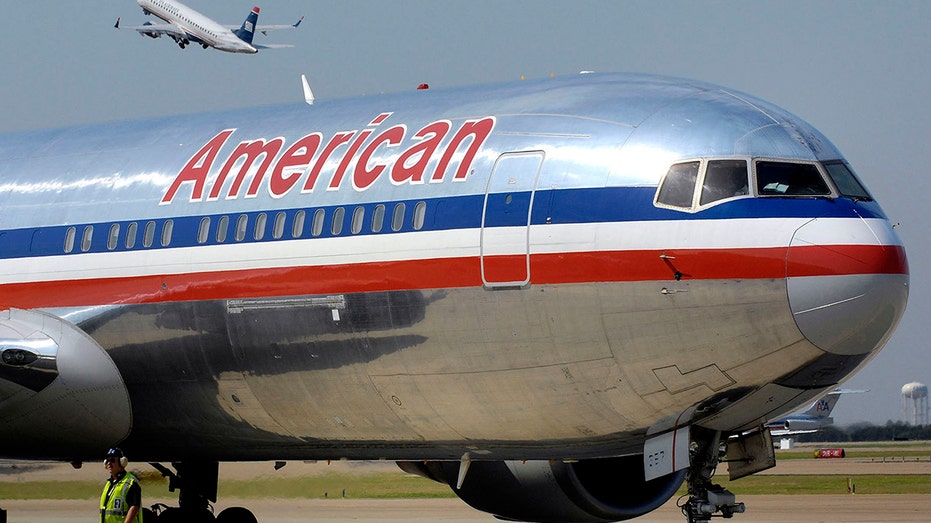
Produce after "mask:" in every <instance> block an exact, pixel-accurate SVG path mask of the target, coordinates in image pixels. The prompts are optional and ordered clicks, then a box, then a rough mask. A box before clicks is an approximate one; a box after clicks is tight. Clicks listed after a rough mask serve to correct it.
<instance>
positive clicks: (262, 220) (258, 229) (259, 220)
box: [252, 212, 268, 241]
mask: <svg viewBox="0 0 931 523" xmlns="http://www.w3.org/2000/svg"><path fill="white" fill-rule="evenodd" d="M267 222H268V215H267V214H265V213H264V212H260V213H259V215H258V216H256V217H255V230H254V231H252V237H253V238H255V240H256V241H259V240H261V239H262V238H264V237H265V224H266V223H267Z"/></svg>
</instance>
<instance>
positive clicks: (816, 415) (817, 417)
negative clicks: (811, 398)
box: [766, 389, 868, 436]
mask: <svg viewBox="0 0 931 523" xmlns="http://www.w3.org/2000/svg"><path fill="white" fill-rule="evenodd" d="M851 392H854V393H855V392H868V391H866V390H849V389H835V390H832V391H831V392H829V393H828V394H827V395H826V396H825V397H823V398H821V399H819V400H818V401H816V402H814V403H813V404H812V405H811V406H810V407H808V410H806V411H805V412H802V413H799V414H793V415H791V416H789V417H786V418H782V419H778V420H776V421H772V422H770V423H767V424H766V426H767V427H769V428H770V430H771V432H772V434H773V436H788V435H792V434H806V433H809V432H817V431H818V430H819V429H821V428H823V427H825V426H827V425H831V424H833V423H834V418H832V417H831V411H832V410H834V406H835V405H837V400H839V399H840V396H841V394H847V393H851Z"/></svg>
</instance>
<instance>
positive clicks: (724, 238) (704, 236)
mask: <svg viewBox="0 0 931 523" xmlns="http://www.w3.org/2000/svg"><path fill="white" fill-rule="evenodd" d="M851 219H852V218H820V220H824V221H825V222H826V227H824V228H822V229H820V230H821V231H822V232H825V234H823V237H822V238H819V239H818V244H819V245H832V244H835V245H900V244H901V243H900V241H899V239H898V238H897V237H895V236H894V235H893V234H892V233H891V229H890V228H889V227H888V224H887V222H886V221H885V220H882V219H879V218H875V219H868V220H865V221H866V222H867V223H868V224H869V225H870V228H864V227H848V226H847V225H848V224H849V223H850V220H851ZM853 219H855V218H853ZM810 221H811V218H755V219H753V218H747V219H734V220H682V221H647V222H610V223H598V224H591V223H579V224H548V225H534V226H532V227H531V230H530V244H531V247H532V250H531V253H532V254H555V253H580V252H598V251H639V250H648V251H649V250H669V251H673V250H675V249H762V248H770V247H786V246H788V245H789V243H790V241H791V240H792V237H793V235H794V234H795V231H796V230H797V229H798V228H799V227H801V226H802V225H804V224H805V223H807V222H810ZM870 229H872V231H873V234H871V233H870ZM827 231H833V232H827ZM851 231H852V232H851ZM876 231H888V233H885V234H883V233H881V232H880V233H877V232H876ZM877 234H880V236H878V237H877ZM526 235H527V230H526V228H525V227H500V228H496V229H495V237H496V238H505V240H504V241H496V243H495V244H494V245H490V244H488V245H485V248H484V253H485V254H486V255H498V254H523V253H524V252H525V251H524V250H523V245H524V243H523V242H524V239H525V238H526ZM480 237H481V229H477V228H475V229H454V230H447V231H420V232H407V233H394V234H391V233H389V234H368V235H361V236H348V235H347V236H339V237H329V238H303V239H295V240H273V241H260V242H242V243H235V242H230V243H225V244H220V245H216V244H214V245H203V246H194V247H180V248H150V249H138V250H133V251H121V252H120V251H115V252H104V253H86V254H70V255H62V256H67V262H66V263H62V257H61V256H44V257H36V258H16V259H9V260H2V261H0V284H8V283H27V282H41V281H58V280H80V279H95V278H119V277H131V276H148V275H156V274H158V275H169V274H186V273H196V272H211V271H235V270H246V269H269V268H287V267H313V266H324V265H344V264H345V265H351V264H360V263H372V262H392V261H411V260H426V259H442V258H461V257H477V256H479V255H480V245H479V244H480ZM808 240H810V238H809V239H808ZM156 241H157V238H156Z"/></svg>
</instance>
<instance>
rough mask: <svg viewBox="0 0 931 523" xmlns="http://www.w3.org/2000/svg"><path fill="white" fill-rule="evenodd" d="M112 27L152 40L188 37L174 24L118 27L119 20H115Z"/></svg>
mask: <svg viewBox="0 0 931 523" xmlns="http://www.w3.org/2000/svg"><path fill="white" fill-rule="evenodd" d="M113 27H115V28H117V29H132V30H134V31H137V32H139V33H142V34H143V35H146V36H151V37H154V38H157V37H159V36H161V35H167V36H171V37H178V38H187V36H188V34H187V33H186V32H185V31H184V30H183V29H181V28H180V27H178V26H176V25H174V24H153V23H149V22H147V23H145V24H142V25H120V19H119V18H117V20H116V25H114V26H113Z"/></svg>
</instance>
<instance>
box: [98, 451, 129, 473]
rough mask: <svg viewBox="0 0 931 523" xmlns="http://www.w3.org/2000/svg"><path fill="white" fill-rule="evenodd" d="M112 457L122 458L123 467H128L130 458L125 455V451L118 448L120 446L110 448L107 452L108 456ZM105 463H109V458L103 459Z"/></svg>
mask: <svg viewBox="0 0 931 523" xmlns="http://www.w3.org/2000/svg"><path fill="white" fill-rule="evenodd" d="M111 457H113V458H116V457H118V458H119V459H120V466H121V467H123V468H124V469H125V468H126V465H128V464H129V459H128V458H127V457H126V456H124V455H123V451H122V450H120V449H118V448H116V447H114V448H112V449H110V450H109V451H108V452H107V458H108V459H109V458H111ZM103 464H104V465H106V464H107V460H106V459H105V460H103Z"/></svg>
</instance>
